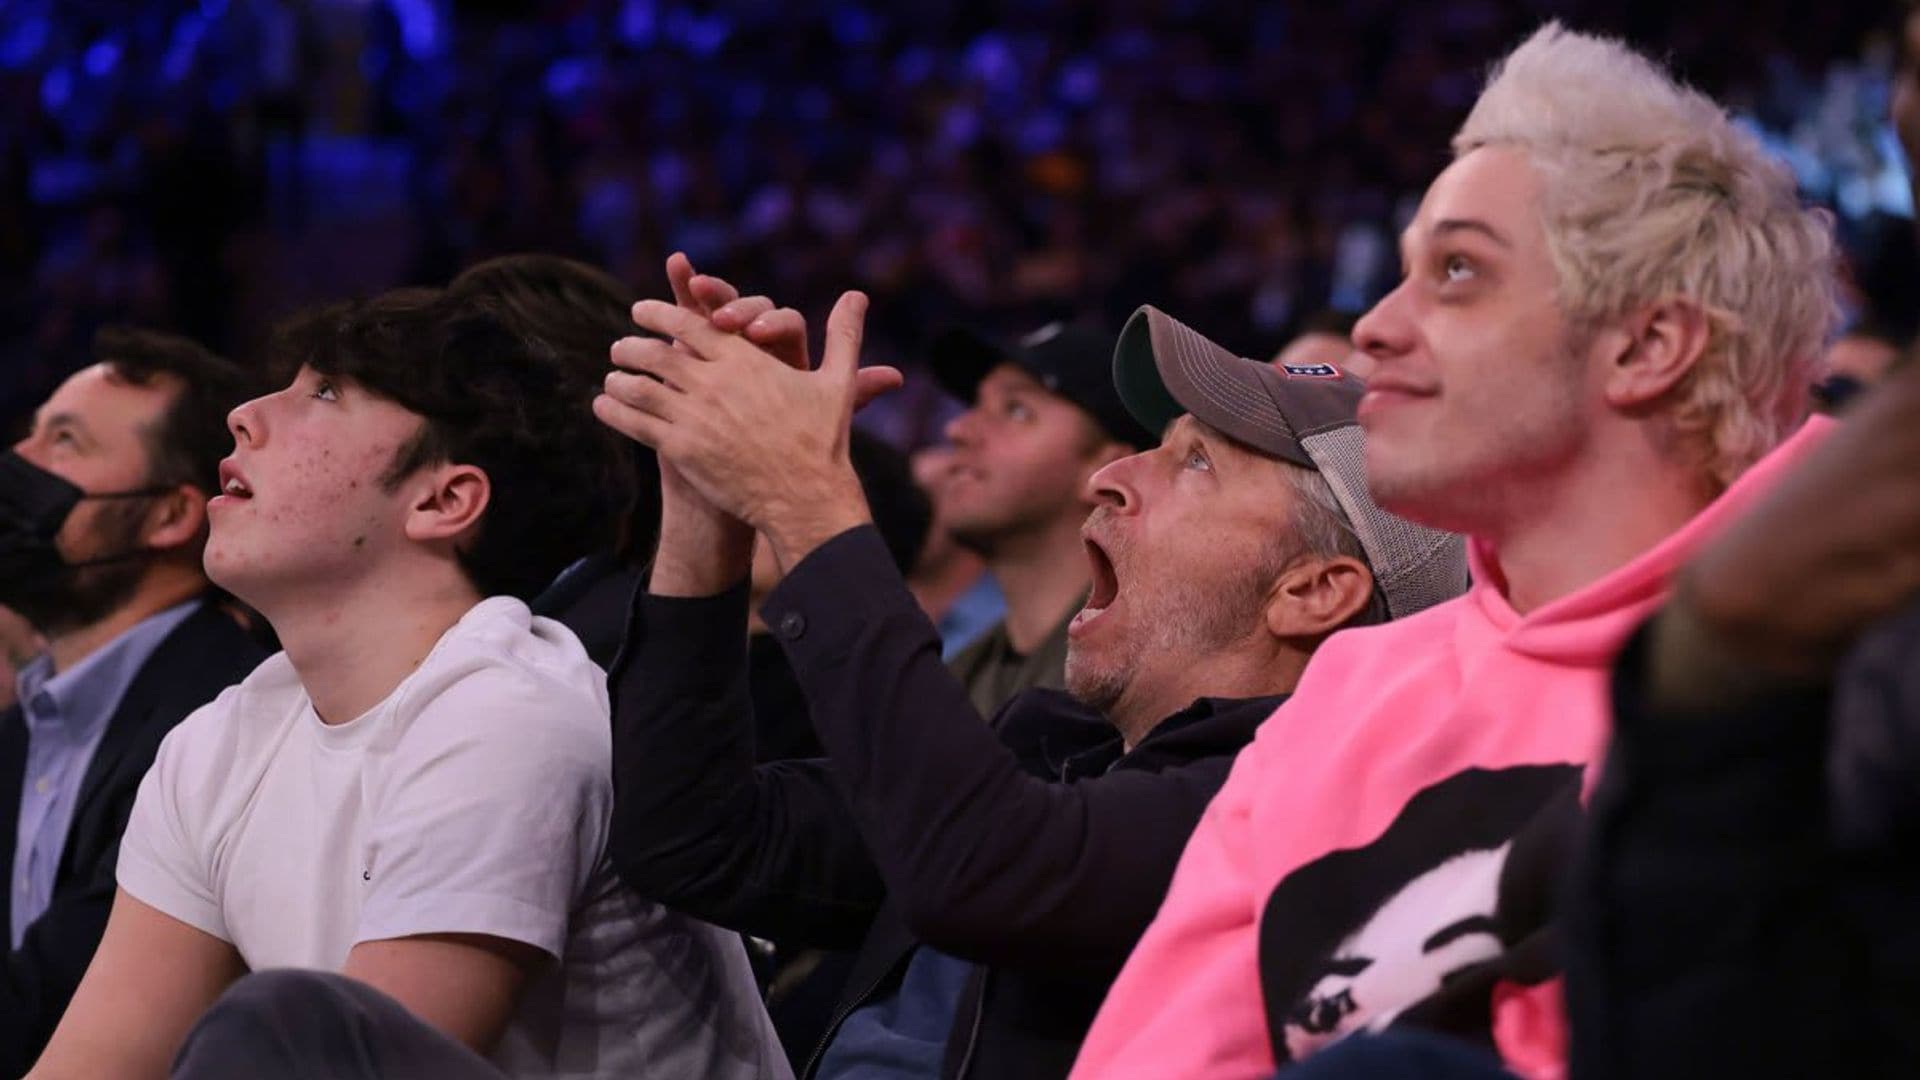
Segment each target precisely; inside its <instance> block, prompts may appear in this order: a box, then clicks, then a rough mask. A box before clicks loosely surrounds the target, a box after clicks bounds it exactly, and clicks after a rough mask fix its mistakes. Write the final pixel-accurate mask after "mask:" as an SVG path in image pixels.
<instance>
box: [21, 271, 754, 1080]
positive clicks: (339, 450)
mask: <svg viewBox="0 0 1920 1080" xmlns="http://www.w3.org/2000/svg"><path fill="white" fill-rule="evenodd" d="M276 352H277V355H278V357H279V358H280V359H282V360H283V361H285V362H287V363H288V364H290V365H294V364H297V365H298V372H297V374H296V375H294V377H293V380H292V382H291V384H290V385H288V386H287V387H286V389H284V390H281V391H279V392H278V393H275V394H271V395H268V396H266V397H262V398H259V399H257V400H255V401H252V402H249V403H248V404H246V405H243V406H241V407H240V408H238V409H236V410H234V412H233V414H232V416H231V418H230V420H229V426H230V427H231V428H232V430H233V433H234V438H235V442H236V449H235V452H234V454H233V456H232V457H230V458H228V459H227V461H226V462H225V463H224V464H223V466H222V469H221V478H222V481H223V493H222V494H221V495H220V496H219V497H217V498H215V499H213V500H212V502H211V504H210V505H209V517H210V520H211V536H210V539H209V542H208V545H207V556H206V565H207V570H208V573H209V576H210V577H212V579H213V580H214V581H216V582H217V583H219V584H220V585H222V586H224V587H225V588H227V589H229V590H230V591H232V592H233V593H234V594H235V595H236V596H238V597H240V598H241V599H242V600H245V601H246V602H247V603H249V604H251V605H253V606H254V607H255V608H257V609H258V610H259V611H261V612H262V613H263V614H264V615H265V616H266V617H267V618H268V620H269V621H271V623H272V624H273V627H274V629H275V630H276V631H277V632H278V634H279V636H280V639H281V641H282V643H283V644H284V646H285V648H286V651H285V652H283V653H281V654H279V655H277V656H274V657H273V658H271V659H269V660H268V661H267V662H265V663H264V664H262V665H261V666H260V667H259V668H258V669H256V670H255V671H254V673H253V674H252V675H251V676H249V677H248V678H247V679H246V680H245V681H244V682H243V683H241V684H240V685H239V686H236V687H233V688H231V689H229V690H227V691H226V692H225V693H223V694H222V695H221V696H220V697H219V698H218V699H216V700H215V701H214V702H213V703H212V704H210V705H208V706H206V707H205V708H202V709H201V710H199V711H198V712H196V713H195V714H194V715H192V716H191V717H189V718H188V719H187V720H186V721H185V722H183V723H182V724H181V725H180V726H179V727H178V728H177V729H176V730H175V731H174V732H173V733H172V734H171V735H170V736H169V737H168V738H167V740H166V742H165V743H164V744H163V746H162V747H161V750H160V753H159V757H158V759H157V760H156V762H155V765H154V768H153V770H152V771H151V772H150V773H149V774H148V775H147V777H146V780H145V781H144V782H143V784H142V786H141V789H140V793H139V797H138V800H137V802H136V804H135V807H134V811H133V816H132V821H131V824H130V825H129V827H128V829H127V833H126V837H125V840H124V841H123V844H122V850H121V854H120V863H119V875H118V876H119V884H120V891H119V894H118V895H117V896H116V898H115V901H114V907H113V914H112V916H111V918H110V920H109V922H108V926H107V931H106V935H105V937H104V939H103V940H102V942H101V945H100V949H99V951H98V953H97V954H96V955H95V957H94V960H93V964H92V966H91V967H90V968H89V969H88V972H87V975H86V978H85V979H84V980H83V982H82V983H81V986H80V989H79V992H78V993H77V994H76V996H75V998H74V1001H73V1004H72V1006H71V1008H70V1009H69V1010H68V1012H67V1015H66V1017H65V1018H64V1019H63V1021H62V1022H61V1025H60V1027H59V1029H58V1031H57V1032H56V1033H55V1035H54V1038H53V1041H52V1043H51V1044H50V1046H49V1048H48V1050H47V1052H46V1054H45V1056H44V1057H43V1058H42V1059H41V1061H40V1063H39V1065H38V1066H37V1067H36V1071H35V1073H34V1075H36V1076H47V1077H68V1076H73V1077H99V1076H114V1077H128V1076H143V1075H161V1074H163V1073H164V1072H166V1070H167V1069H168V1067H169V1063H170V1062H171V1061H173V1060H174V1058H175V1054H176V1051H178V1050H179V1048H180V1047H181V1045H182V1043H183V1040H187V1036H188V1033H189V1031H190V1029H192V1028H193V1027H194V1025H195V1024H196V1022H197V1021H200V1020H201V1018H202V1015H203V1014H205V1013H207V1010H208V1007H209V1006H210V1005H213V1004H214V1002H215V1000H216V999H217V998H220V997H221V995H222V993H223V992H227V993H228V997H227V999H226V1000H225V1001H222V1002H221V1004H220V1005H218V1006H215V1008H214V1011H213V1013H211V1014H208V1016H209V1019H208V1021H207V1025H206V1026H208V1027H218V1028H219V1030H218V1033H217V1034H215V1035H208V1036H207V1037H204V1038H203V1037H202V1036H201V1035H200V1034H199V1033H196V1034H195V1036H194V1038H193V1039H192V1040H187V1041H188V1052H187V1053H184V1054H182V1055H181V1059H180V1062H179V1064H178V1065H177V1066H176V1067H177V1068H180V1069H181V1070H182V1071H185V1072H193V1073H196V1074H201V1075H242V1074H246V1075H254V1074H260V1073H262V1072H263V1070H264V1071H270V1072H276V1073H281V1072H284V1070H282V1069H281V1068H278V1067H276V1066H274V1065H272V1064H269V1063H272V1062H279V1061H290V1062H292V1063H297V1065H298V1067H299V1071H300V1072H303V1073H308V1074H311V1075H340V1074H347V1075H402V1074H408V1073H411V1072H414V1071H416V1070H415V1069H414V1066H415V1065H417V1064H418V1063H420V1062H422V1061H426V1060H442V1059H429V1058H419V1057H410V1056H408V1055H409V1053H410V1052H411V1051H410V1050H409V1049H408V1047H407V1045H405V1044H392V1045H388V1044H386V1043H384V1042H382V1040H381V1039H380V1038H378V1036H377V1031H376V1030H375V1029H377V1028H378V1027H379V1024H378V1021H379V1019H380V1018H383V1017H384V1018H386V1019H388V1020H398V1021H406V1020H407V1017H408V1015H409V1014H410V1015H411V1017H413V1018H417V1019H418V1020H421V1021H425V1023H426V1025H429V1026H430V1028H423V1029H421V1030H422V1031H423V1032H424V1034H425V1035H427V1036H430V1037H432V1038H436V1039H440V1040H442V1041H443V1042H444V1043H446V1044H447V1046H448V1047H450V1048H451V1050H453V1051H454V1052H455V1055H456V1059H457V1060H460V1061H463V1062H464V1063H466V1064H468V1065H470V1066H472V1067H473V1069H474V1071H476V1072H482V1071H493V1070H498V1071H500V1072H504V1073H506V1074H508V1075H512V1076H526V1077H534V1076H538V1077H559V1076H566V1077H603V1076H605V1077H611V1076H638V1075H656V1074H658V1075H665V1074H671V1075H676V1076H700V1077H721V1076H725V1077H731V1076H740V1077H748V1076H752V1077H759V1076H764V1075H776V1076H777V1075H782V1074H784V1072H785V1065H784V1060H783V1058H782V1056H781V1054H780V1051H779V1048H778V1045H777V1042H776V1041H775V1039H774V1037H773V1034H772V1030H771V1026H770V1025H769V1024H768V1023H767V1021H766V1015H765V1012H764V1010H763V1009H762V1008H761V1007H760V1004H759V1001H758V999H757V997H756V995H755V993H754V987H753V982H752V977H751V973H750V970H749V969H748V966H747V962H746V957H745V954H744V951H743V950H742V949H741V947H740V944H739V942H738V939H737V938H733V937H731V936H730V935H727V934H726V933H724V932H722V931H720V930H718V929H716V928H713V927H710V926H707V925H705V924H703V923H698V922H695V921H693V920H689V919H685V918H682V917H680V916H676V915H672V914H669V913H667V912H665V911H663V910H661V909H659V908H658V907H656V906H654V905H651V904H648V903H646V902H644V901H641V900H639V899H638V898H637V897H635V896H634V895H633V894H631V893H628V892H626V891H624V890H622V889H621V888H620V887H619V886H618V885H617V884H616V882H615V880H614V877H613V875H612V873H611V871H610V869H609V867H608V864H607V861H606V858H605V855H604V847H605V844H606V834H607V820H608V812H609V807H610V803H611V799H612V789H611V781H610V778H609V777H610V771H609V764H608V755H609V726H608V706H607V693H606V686H605V677H604V675H603V673H602V672H601V671H600V669H599V668H597V667H595V666H594V665H593V663H592V662H591V661H590V660H589V659H588V657H587V655H586V653H585V651H584V650H583V649H582V648H581V646H580V644H579V642H578V641H577V640H576V639H575V638H574V636H573V635H572V634H571V633H570V632H569V631H567V630H566V629H565V628H564V627H562V626H561V625H560V624H558V623H555V622H551V621H549V620H546V619H539V618H535V617H533V616H532V615H531V614H530V613H529V612H528V610H527V607H526V605H525V604H524V603H523V602H522V599H521V598H524V597H526V596H529V595H531V594H533V593H534V592H537V591H538V590H539V589H541V588H542V587H544V586H545V585H546V584H547V583H548V582H550V581H551V580H552V578H553V577H554V575H555V574H556V573H558V571H559V570H560V569H561V568H562V567H564V566H565V565H567V563H568V562H569V561H571V560H572V559H574V558H576V557H577V556H578V555H580V554H581V553H582V552H584V551H587V550H590V549H593V548H594V547H596V546H598V545H600V544H601V543H602V540H603V538H602V537H601V536H599V535H598V532H597V530H599V529H601V528H603V527H604V526H606V525H608V524H610V523H607V522H602V521H597V520H595V513H594V508H595V507H597V506H598V505H599V504H598V501H597V500H596V499H594V498H593V497H592V496H593V492H592V490H591V486H592V485H593V484H594V483H595V482H596V478H597V477H599V476H602V475H604V472H605V467H606V463H605V462H604V461H602V460H600V455H603V454H605V453H607V452H608V450H607V446H608V444H607V443H606V442H605V441H604V440H603V439H602V438H601V437H600V434H599V432H598V430H597V426H596V422H595V421H594V419H593V417H592V415H591V413H590V412H589V411H588V410H587V408H586V407H585V403H586V401H587V400H588V398H589V397H590V396H591V394H592V392H593V391H594V390H595V389H597V388H596V387H591V386H575V385H573V383H572V382H571V381H570V380H569V377H568V376H567V374H566V372H565V369H564V368H563V367H562V366H561V365H560V364H559V363H558V362H557V361H556V360H555V359H554V358H553V356H552V355H551V353H550V352H549V351H547V350H545V349H544V347H543V346H541V345H540V344H539V343H537V342H530V341H529V340H528V339H526V338H524V337H522V336H520V335H518V334H515V333H513V332H512V331H511V330H509V329H508V328H507V326H506V325H505V324H504V323H503V322H502V321H501V320H500V318H499V317H498V315H497V314H496V313H494V312H493V311H492V310H491V309H489V308H488V307H486V306H485V305H484V303H483V302H479V301H474V300H470V299H461V298H458V297H454V296H450V295H448V294H445V293H440V292H429V291H424V290H410V291H405V292H397V293H389V294H387V295H385V296H383V297H380V298H377V299H375V300H372V301H370V302H365V303H358V304H351V305H342V306H340V307H336V308H331V309H327V310H325V311H322V312H320V313H317V314H315V315H312V316H309V317H307V318H305V319H303V320H301V321H300V322H298V323H297V324H295V325H294V326H292V327H290V328H289V329H288V331H286V332H285V333H284V334H283V335H282V339H281V340H280V341H279V342H278V343H277V348H276ZM278 968H293V969H307V970H306V971H304V972H302V973H299V974H294V973H289V972H269V973H267V974H264V975H254V976H251V977H249V978H247V979H245V980H244V981H242V976H245V975H246V974H247V972H249V971H252V972H263V971H265V969H278ZM334 972H337V973H339V974H338V975H334V974H328V973H334ZM236 981H238V982H239V985H238V986H234V987H233V989H232V990H231V991H229V990H228V988H229V986H231V985H232V984H234V983H236ZM236 1003H237V1004H236ZM235 1013H244V1014H247V1015H251V1016H254V1017H256V1018H260V1017H265V1018H266V1019H264V1020H262V1021H260V1024H259V1025H258V1026H260V1027H261V1028H262V1030H263V1031H264V1032H265V1034H264V1035H262V1036H261V1037H259V1038H253V1037H249V1036H247V1035H245V1034H244V1033H243V1034H241V1035H238V1036H236V1035H235V1028H234V1027H233V1025H232V1024H230V1023H228V1024H225V1025H224V1026H222V1025H215V1024H214V1023H213V1018H214V1017H226V1018H229V1019H230V1018H231V1016H232V1015H234V1014H235ZM301 1015H309V1016H317V1015H326V1016H329V1017H331V1018H333V1019H334V1020H339V1021H340V1022H341V1023H342V1024H344V1025H345V1027H343V1028H342V1029H341V1030H342V1031H343V1032H347V1031H348V1030H349V1029H351V1030H352V1031H354V1032H358V1033H359V1035H362V1036H366V1038H365V1039H364V1040H362V1041H356V1037H355V1036H354V1035H353V1034H351V1033H348V1034H344V1035H343V1036H342V1037H341V1038H337V1039H328V1038H321V1039H318V1040H317V1041H316V1043H315V1044H313V1045H308V1046H307V1047H305V1048H300V1047H298V1046H296V1044H295V1043H292V1042H288V1041H286V1040H284V1039H282V1040H280V1041H279V1042H278V1043H276V1042H275V1039H276V1038H277V1036H276V1035H275V1033H274V1031H273V1030H272V1029H273V1028H274V1026H275V1021H274V1019H273V1017H275V1016H282V1017H286V1016H301ZM392 1026H396V1027H404V1026H405V1024H404V1023H399V1024H394V1025H392ZM416 1026H417V1025H416ZM306 1035H307V1036H308V1037H312V1036H313V1031H308V1032H307V1033H306ZM314 1045H317V1046H318V1048H319V1051H320V1052H323V1054H331V1055H338V1056H339V1060H328V1061H316V1060H311V1059H310V1058H309V1057H308V1056H307V1055H308V1054H309V1053H311V1052H313V1050H314ZM275 1055H278V1056H277V1057H276V1056H275ZM460 1055H464V1056H463V1057H461V1056H460ZM189 1059H191V1060H189ZM483 1059H485V1060H483ZM662 1069H664V1070H666V1073H661V1072H660V1071H659V1070H662ZM436 1071H437V1070H436ZM286 1074H291V1073H290V1072H288V1073H286Z"/></svg>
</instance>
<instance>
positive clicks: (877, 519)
mask: <svg viewBox="0 0 1920 1080" xmlns="http://www.w3.org/2000/svg"><path fill="white" fill-rule="evenodd" d="M847 456H848V458H850V459H851V460H852V462H853V471H854V473H855V474H857V475H858V476H859V477H860V488H861V490H862V491H864V492H865V493H866V496H867V508H868V509H870V510H872V511H873V525H874V528H876V529H878V530H879V531H880V539H881V540H883V541H885V542H886V545H887V553H888V554H889V555H892V556H893V565H894V566H895V567H897V568H898V569H899V571H900V574H901V576H902V577H905V576H906V575H907V574H908V573H910V572H911V571H912V570H913V567H914V564H915V563H917V562H919V560H920V551H921V549H923V548H925V547H926V546H927V530H929V529H930V528H932V527H933V503H932V502H931V501H930V500H929V499H928V498H927V493H926V492H924V491H922V490H920V485H918V484H916V483H914V482H913V468H912V467H911V466H910V465H909V464H908V462H907V456H906V455H905V454H902V453H901V452H900V451H898V450H896V449H894V448H893V446H892V445H891V444H889V443H888V442H887V441H886V440H884V439H881V438H879V437H878V436H875V435H869V434H867V433H866V432H864V431H862V430H860V429H859V428H854V429H853V438H852V440H851V441H850V442H849V444H848V446H847Z"/></svg>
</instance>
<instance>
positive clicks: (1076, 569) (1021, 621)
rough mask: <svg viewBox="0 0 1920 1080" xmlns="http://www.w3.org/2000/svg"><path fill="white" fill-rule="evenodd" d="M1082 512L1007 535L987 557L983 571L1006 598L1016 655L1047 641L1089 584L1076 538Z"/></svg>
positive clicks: (1084, 555) (1010, 637)
mask: <svg viewBox="0 0 1920 1080" xmlns="http://www.w3.org/2000/svg"><path fill="white" fill-rule="evenodd" d="M1083 520H1084V515H1082V516H1080V517H1075V516H1073V515H1062V518H1061V520H1058V521H1055V522H1053V523H1051V524H1049V525H1048V526H1047V527H1046V528H1044V529H1042V530H1039V531H1037V532H1033V533H1029V534H1026V535H1022V536H1018V537H1012V538H1008V539H1007V540H1006V541H1005V542H1003V543H1001V544H999V545H997V547H996V549H995V550H994V552H993V554H992V555H991V556H989V557H988V558H987V569H989V570H992V571H993V576H994V578H995V579H996V580H998V581H999V582H1000V592H1001V593H1002V594H1003V595H1005V597H1006V599H1007V638H1008V640H1009V641H1010V642H1011V643H1012V645H1013V650H1014V651H1015V652H1017V653H1022V654H1026V653H1031V652H1033V651H1034V650H1035V649H1037V648H1039V647H1040V644H1041V643H1042V642H1044V641H1046V640H1047V635H1049V634H1051V633H1053V631H1054V628H1055V627H1057V626H1059V625H1060V621H1061V620H1062V619H1065V618H1066V617H1067V616H1068V615H1071V614H1072V613H1073V612H1072V609H1073V606H1074V605H1075V604H1078V603H1079V602H1080V599H1081V598H1082V597H1084V596H1085V595H1086V594H1087V589H1088V588H1089V587H1090V585H1091V577H1090V571H1088V569H1087V553H1086V548H1085V547H1084V546H1083V545H1082V543H1081V541H1080V525H1081V522H1082V521H1083Z"/></svg>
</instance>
